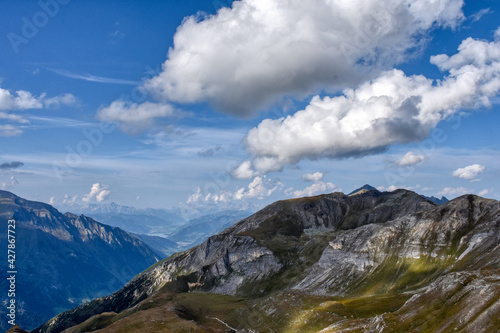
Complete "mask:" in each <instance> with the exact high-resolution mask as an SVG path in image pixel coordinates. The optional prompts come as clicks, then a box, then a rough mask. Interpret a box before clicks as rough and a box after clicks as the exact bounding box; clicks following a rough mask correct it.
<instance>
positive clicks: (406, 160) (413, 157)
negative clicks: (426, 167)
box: [396, 151, 425, 166]
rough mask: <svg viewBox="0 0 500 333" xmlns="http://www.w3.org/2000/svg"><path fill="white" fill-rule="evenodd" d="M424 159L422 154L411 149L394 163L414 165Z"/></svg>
mask: <svg viewBox="0 0 500 333" xmlns="http://www.w3.org/2000/svg"><path fill="white" fill-rule="evenodd" d="M423 161H425V156H424V155H417V154H415V153H414V152H412V151H409V152H407V153H406V155H405V156H403V157H402V158H401V159H399V160H398V161H397V162H396V164H397V165H399V166H408V165H415V164H418V163H421V162H423Z"/></svg>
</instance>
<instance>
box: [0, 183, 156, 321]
mask: <svg viewBox="0 0 500 333" xmlns="http://www.w3.org/2000/svg"><path fill="white" fill-rule="evenodd" d="M10 219H14V220H15V221H16V269H17V271H18V276H19V278H18V280H17V286H18V292H17V293H16V301H17V302H18V306H19V307H18V313H19V314H22V315H20V316H19V320H18V323H19V324H22V326H23V327H25V328H34V327H36V326H38V325H40V323H43V322H44V321H45V320H47V319H48V318H51V317H53V316H54V315H56V314H57V313H59V312H61V311H64V310H66V309H70V308H73V307H75V306H77V305H79V304H82V303H84V302H87V301H90V300H92V299H94V298H96V297H99V296H103V295H107V294H109V293H111V292H113V291H116V290H118V289H119V288H120V287H122V286H123V285H124V284H125V283H126V282H127V281H129V280H130V279H131V278H132V277H134V275H136V274H137V273H139V272H141V271H142V270H144V269H145V268H147V267H148V266H150V265H152V264H153V263H155V262H156V261H157V259H158V257H157V256H156V255H155V254H154V253H153V252H152V251H151V250H150V249H149V247H147V246H146V245H145V244H144V243H142V242H141V241H140V240H139V239H137V238H135V237H132V236H130V235H129V234H127V233H126V232H124V231H122V230H120V229H118V228H113V227H110V226H106V225H103V224H101V223H99V222H97V221H95V220H93V219H91V218H89V217H86V216H83V215H80V216H78V215H74V214H71V213H66V214H62V213H60V212H59V211H58V210H56V209H55V208H54V207H52V206H50V205H47V204H44V203H40V202H34V201H29V200H25V199H23V198H20V197H18V196H16V195H14V194H12V193H10V192H6V191H0V222H1V223H3V225H4V226H6V225H7V221H8V220H10ZM5 230H7V227H5ZM0 246H1V247H2V248H4V249H6V248H7V236H6V233H2V236H1V238H0ZM2 271H4V269H2ZM6 283H7V281H6V280H5V281H1V282H0V286H2V287H5V288H3V289H4V290H8V288H7V285H6ZM4 297H7V295H6V294H5V295H4ZM4 312H5V308H2V309H1V310H0V313H4ZM4 324H5V323H4V321H2V324H0V325H4ZM2 328H4V329H5V330H6V329H7V327H2Z"/></svg>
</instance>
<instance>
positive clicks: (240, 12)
mask: <svg viewBox="0 0 500 333" xmlns="http://www.w3.org/2000/svg"><path fill="white" fill-rule="evenodd" d="M462 6H463V0H389V1H377V0H369V1H368V0H350V1H345V0H309V1H299V0H241V1H234V2H233V4H232V7H231V8H221V9H220V10H219V11H218V12H217V14H215V15H201V14H199V15H196V16H191V17H188V18H186V19H185V20H184V21H183V23H182V24H181V25H180V26H179V27H178V29H177V32H176V34H175V36H174V45H173V47H171V48H170V50H169V51H168V57H167V60H166V61H165V62H164V63H163V66H162V72H161V73H160V74H159V75H157V76H155V77H153V78H151V79H149V80H147V81H146V82H145V83H144V84H143V85H142V86H141V87H140V89H141V91H143V92H147V93H149V94H150V96H153V97H154V98H155V99H156V100H157V101H158V102H159V103H158V106H159V107H160V106H162V105H164V104H165V103H172V102H173V103H209V104H211V105H213V106H214V107H215V108H217V109H218V110H220V111H223V112H225V113H228V114H233V115H237V116H243V117H245V116H249V115H251V114H252V113H255V112H256V111H258V110H261V109H264V108H266V107H269V106H271V105H272V104H274V103H276V102H279V101H281V100H283V98H286V97H293V98H299V99H303V98H305V97H308V96H310V95H312V94H315V93H318V92H320V91H326V92H336V91H338V90H339V89H342V88H345V87H346V86H347V87H355V86H357V85H358V84H359V83H360V82H363V81H364V80H366V79H367V78H371V77H373V76H374V75H377V74H378V73H379V72H380V71H381V70H386V69H388V68H391V67H392V66H393V65H394V64H397V63H400V62H402V61H403V60H404V59H405V58H406V57H407V56H408V52H409V50H415V49H418V48H419V47H420V46H422V45H424V44H425V40H426V38H425V36H426V35H427V33H428V32H429V31H430V30H432V29H434V28H436V27H439V26H440V27H451V28H454V27H456V26H457V25H458V24H459V23H460V22H461V21H462V20H463V19H464V16H463V13H462ZM116 106H120V105H116V104H115V105H114V108H115V109H116V110H117V111H120V110H119V109H117V108H116ZM106 110H107V108H104V109H102V110H100V111H99V115H100V116H101V117H102V118H103V117H105V118H107V119H108V120H112V121H116V122H118V123H126V122H127V120H126V119H123V117H121V116H120V114H119V112H113V113H112V114H107V115H106V116H102V115H103V114H105V113H106ZM148 110H150V112H152V113H154V111H153V109H151V108H149V109H148ZM122 112H123V113H125V114H128V113H130V108H128V107H127V106H126V105H123V108H122ZM155 116H157V114H153V115H152V118H154V117H155ZM163 116H168V115H167V114H164V115H163Z"/></svg>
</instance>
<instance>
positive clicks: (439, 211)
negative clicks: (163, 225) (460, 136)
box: [34, 190, 500, 332]
mask: <svg viewBox="0 0 500 333" xmlns="http://www.w3.org/2000/svg"><path fill="white" fill-rule="evenodd" d="M499 258H500V202H498V201H495V200H488V199H484V198H480V197H477V196H473V195H468V196H462V197H459V198H457V199H455V200H452V201H450V202H448V203H446V204H444V205H440V206H439V205H437V204H435V203H433V202H431V201H428V200H426V199H425V198H423V197H422V196H420V195H418V194H416V193H414V192H411V191H407V190H397V191H394V192H379V191H374V190H368V191H363V192H362V193H359V194H355V195H351V196H346V195H344V194H342V193H332V194H326V195H321V196H317V197H310V198H301V199H292V200H284V201H279V202H276V203H274V204H271V205H269V206H268V207H266V208H264V209H263V210H261V211H259V212H257V213H256V214H254V215H252V216H250V217H248V218H246V219H244V220H242V221H240V222H239V223H237V224H235V225H234V226H232V227H230V228H228V229H226V230H224V231H223V232H222V233H220V234H218V235H215V236H212V237H210V238H209V239H208V240H207V241H206V242H204V243H202V244H201V245H199V246H197V247H194V248H192V249H190V250H188V251H185V252H182V253H179V254H177V255H175V256H172V257H170V258H168V259H166V260H164V261H162V262H160V263H158V264H157V265H155V266H153V267H151V268H150V269H148V270H146V271H145V272H143V273H142V274H140V275H139V276H137V277H136V278H135V279H133V280H132V281H130V282H129V283H128V284H127V285H126V286H125V287H124V288H123V289H122V290H120V291H118V292H117V293H115V294H113V295H110V296H108V297H105V298H101V299H97V300H95V301H93V302H91V303H89V304H86V305H82V306H80V307H78V308H75V309H73V310H71V311H69V312H66V313H63V314H61V315H59V316H57V317H55V318H54V319H52V320H51V321H49V322H47V323H46V324H45V325H43V326H41V327H40V328H38V329H37V330H35V331H34V332H61V331H63V330H65V329H67V332H79V331H80V330H82V329H83V327H85V328H86V329H88V328H89V327H90V326H92V325H94V326H95V328H96V329H100V332H115V330H116V329H118V328H119V327H122V328H123V325H125V323H127V325H130V324H131V323H133V324H134V325H135V326H134V327H138V328H137V329H136V330H131V332H140V331H141V330H142V331H144V330H147V329H148V327H150V326H148V325H153V324H151V323H148V322H147V321H145V320H144V318H146V317H143V316H146V315H148V316H150V315H152V313H156V312H155V311H159V310H160V309H163V310H164V311H166V312H165V313H164V314H163V316H164V317H162V318H166V317H169V316H170V318H171V321H167V322H164V323H163V325H166V326H162V327H163V329H160V328H161V327H160V328H158V327H157V326H155V327H156V328H155V330H156V331H158V332H162V331H165V332H167V331H169V330H170V329H172V327H174V326H175V327H183V328H185V327H188V326H189V327H191V328H192V329H193V331H194V332H196V331H200V332H204V331H215V332H225V331H227V329H228V328H227V327H232V328H235V330H238V331H241V332H251V331H253V332H255V331H257V332H261V331H262V332H292V331H294V332H297V331H300V332H317V331H322V332H337V331H342V330H345V329H350V330H353V331H355V332H357V331H359V332H366V331H381V332H392V331H399V330H400V329H401V328H404V329H406V330H409V331H417V332H418V331H422V332H426V331H429V329H431V330H434V331H439V330H442V331H443V332H445V331H448V330H451V329H458V331H462V332H491V331H492V330H493V329H497V328H498V327H499V325H500V322H499V321H498V319H495V318H498V315H499V313H500V259H499ZM472 288H478V289H479V290H482V291H483V292H488V295H489V296H488V297H487V298H485V297H482V298H480V297H475V296H473V295H471V294H470V293H469V292H468V290H471V289H472ZM188 291H189V292H190V293H186V292H188ZM216 295H227V296H224V297H229V298H228V299H226V298H223V299H220V297H223V296H216ZM454 295H455V296H456V297H455V296H454ZM459 295H462V296H460V297H459ZM210 297H215V298H216V299H217V300H218V301H220V302H222V303H221V304H227V306H228V309H226V311H223V312H220V313H218V312H216V310H214V305H213V303H212V302H208V303H209V305H206V307H205V308H204V307H203V304H204V303H203V302H201V301H200V299H204V300H206V299H207V298H208V299H210ZM190 299H197V302H196V304H197V305H196V306H195V305H193V304H194V303H189V302H188V300H190ZM361 300H362V301H361ZM148 304H154V305H148ZM236 304H238V306H236ZM367 304H370V305H373V308H372V307H370V308H368V309H367ZM443 304H446V306H445V307H443ZM243 305H244V306H243ZM465 305H466V306H465ZM165 309H170V310H169V311H167V310H165ZM449 309H453V311H452V312H450V311H448V310H449ZM466 309H468V310H466ZM214 311H215V313H217V314H218V315H219V317H216V318H217V319H218V320H219V321H223V322H224V323H225V325H227V327H226V326H224V325H222V326H221V324H220V323H219V324H217V323H218V321H216V320H215V319H213V318H212V317H210V316H209V315H208V314H209V313H213V312H214ZM105 313H108V315H106V316H105V317H103V315H104V314H105ZM289 313H292V314H293V316H294V319H293V320H289V319H287V318H288V314H289ZM430 314H431V315H432V316H431V318H433V319H431V320H430V319H429V315H430ZM165 316H166V317H165ZM132 318H134V319H132ZM147 318H149V317H147ZM151 318H153V317H151ZM210 318H212V319H210ZM221 318H222V319H221ZM242 318H245V319H244V320H243V319H242ZM249 318H254V319H255V320H250V319H249ZM453 318H461V320H460V321H459V322H458V323H457V322H455V321H453ZM151 320H153V319H151ZM154 320H160V318H156V319H154ZM155 322H156V321H155ZM172 325H174V326H172Z"/></svg>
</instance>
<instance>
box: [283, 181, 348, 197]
mask: <svg viewBox="0 0 500 333" xmlns="http://www.w3.org/2000/svg"><path fill="white" fill-rule="evenodd" d="M335 188H336V186H335V184H333V183H325V182H316V183H314V184H312V185H311V186H308V187H306V188H305V189H303V190H294V189H293V188H290V189H287V190H286V191H285V194H288V195H291V196H293V197H295V198H300V197H310V196H313V195H316V194H320V193H327V192H328V193H329V192H332V191H333V190H334V189H335ZM337 190H338V191H340V190H339V189H337Z"/></svg>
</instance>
